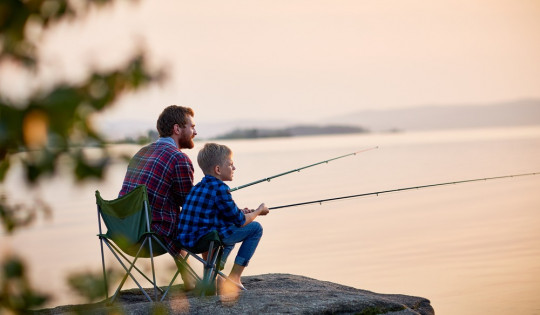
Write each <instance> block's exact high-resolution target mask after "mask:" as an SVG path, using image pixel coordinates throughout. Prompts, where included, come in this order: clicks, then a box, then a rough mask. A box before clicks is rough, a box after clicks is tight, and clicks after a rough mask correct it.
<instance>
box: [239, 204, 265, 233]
mask: <svg viewBox="0 0 540 315" xmlns="http://www.w3.org/2000/svg"><path fill="white" fill-rule="evenodd" d="M268 212H270V210H268V208H267V207H266V205H265V204H264V203H261V205H260V206H259V207H258V208H257V209H256V210H254V211H253V212H248V213H246V212H244V215H245V216H246V222H245V223H244V225H242V226H243V227H244V226H246V225H248V224H250V223H251V222H253V220H255V218H256V217H257V216H259V215H267V214H268Z"/></svg>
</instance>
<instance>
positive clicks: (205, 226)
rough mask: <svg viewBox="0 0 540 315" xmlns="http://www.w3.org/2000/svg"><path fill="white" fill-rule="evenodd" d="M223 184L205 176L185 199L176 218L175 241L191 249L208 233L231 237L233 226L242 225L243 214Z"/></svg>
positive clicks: (244, 220) (243, 221) (243, 220)
mask: <svg viewBox="0 0 540 315" xmlns="http://www.w3.org/2000/svg"><path fill="white" fill-rule="evenodd" d="M229 189H230V188H229V186H227V185H226V184H225V183H224V182H223V181H221V180H219V179H217V178H215V177H213V176H210V175H206V176H205V177H204V178H203V179H202V180H201V181H200V182H199V183H198V184H197V185H195V186H194V187H193V188H192V189H191V191H190V193H189V195H188V196H187V197H186V201H185V203H184V206H183V207H182V211H181V212H180V216H179V223H178V240H179V241H180V243H182V245H184V246H187V247H194V246H195V244H196V243H197V241H198V240H199V239H200V238H201V237H203V236H204V235H206V234H207V233H208V232H210V231H212V230H216V231H217V232H218V233H219V236H220V237H221V238H225V237H227V236H229V235H231V233H232V231H231V229H232V228H233V226H237V227H241V226H242V225H244V223H245V222H246V217H245V215H244V213H242V211H241V210H240V209H239V208H238V206H236V204H235V202H234V200H233V199H232V196H231V193H230V192H229Z"/></svg>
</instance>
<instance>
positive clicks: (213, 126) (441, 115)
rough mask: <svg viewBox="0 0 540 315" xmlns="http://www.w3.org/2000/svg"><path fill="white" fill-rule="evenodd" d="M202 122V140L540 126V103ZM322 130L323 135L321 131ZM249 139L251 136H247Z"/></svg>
mask: <svg viewBox="0 0 540 315" xmlns="http://www.w3.org/2000/svg"><path fill="white" fill-rule="evenodd" d="M196 122H197V132H198V133H199V135H200V136H199V139H209V138H216V137H219V136H224V135H226V134H227V133H232V132H234V131H242V132H244V133H248V132H252V135H251V136H253V135H254V134H253V130H255V129H256V130H259V131H260V132H262V134H261V133H259V134H258V135H257V137H260V136H261V135H264V134H265V133H269V132H274V133H281V136H284V135H285V134H284V133H286V136H293V135H302V132H306V134H328V133H336V130H337V129H336V126H342V127H343V126H345V127H347V126H349V127H353V128H359V130H352V131H350V132H363V131H366V130H369V131H373V132H384V131H409V130H410V131H414V130H436V129H459V128H482V127H503V126H526V125H540V100H534V99H532V100H521V101H514V102H504V103H497V104H493V105H426V106H417V107H409V108H404V109H381V110H362V111H358V112H353V113H349V114H346V115H339V116H335V117H330V118H327V119H325V120H324V121H321V122H319V123H318V124H317V123H315V124H311V123H310V125H308V127H309V128H308V129H309V130H307V131H302V128H304V127H306V124H305V122H302V121H272V120H256V121H255V120H237V121H220V122H208V121H204V120H202V119H201V118H197V120H196ZM155 124H156V122H155V120H154V118H152V119H150V118H148V119H147V120H145V119H141V120H137V121H135V120H124V121H118V120H114V121H107V120H102V121H100V122H99V123H98V127H99V129H100V130H101V132H103V133H104V134H105V135H106V137H107V138H108V139H110V140H118V139H125V138H134V139H138V138H139V137H140V136H145V135H147V133H148V130H155V128H156V127H155ZM317 125H318V127H317ZM328 125H333V126H330V127H331V128H333V130H331V129H326V130H324V128H325V127H324V126H326V127H328ZM290 126H296V127H290ZM321 126H322V127H321ZM295 128H296V129H295ZM317 128H318V130H316V129H317ZM259 131H257V132H259ZM343 132H349V131H343V130H342V131H339V132H338V133H343ZM276 135H277V134H276ZM276 135H274V136H276ZM245 136H246V134H244V136H242V137H245ZM247 136H249V135H247Z"/></svg>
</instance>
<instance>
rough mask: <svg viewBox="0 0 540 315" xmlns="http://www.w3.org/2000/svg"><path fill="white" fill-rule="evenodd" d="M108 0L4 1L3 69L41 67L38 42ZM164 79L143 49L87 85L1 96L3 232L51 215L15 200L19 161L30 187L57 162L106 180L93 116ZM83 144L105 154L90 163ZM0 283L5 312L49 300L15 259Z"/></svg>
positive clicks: (0, 13) (0, 27)
mask: <svg viewBox="0 0 540 315" xmlns="http://www.w3.org/2000/svg"><path fill="white" fill-rule="evenodd" d="M111 2H112V1H111V0H86V1H85V0H80V1H74V0H72V1H69V0H0V70H1V69H2V68H3V67H4V66H6V65H10V66H12V65H16V66H17V69H20V70H18V71H25V72H29V73H32V72H35V71H36V69H38V68H39V67H38V65H39V64H40V60H39V58H38V56H39V54H38V50H39V49H38V48H39V43H40V40H41V39H42V38H43V36H44V34H46V33H47V31H48V30H51V28H52V27H54V25H55V23H59V22H61V21H70V20H75V19H77V18H81V17H82V16H83V15H84V14H85V12H87V11H89V10H90V9H93V8H95V7H102V6H104V5H106V4H108V3H111ZM36 34H38V35H36ZM163 77H164V74H163V72H162V71H161V70H158V71H151V70H149V66H148V64H147V62H146V60H145V54H144V52H142V51H141V52H138V53H136V54H135V55H134V56H132V57H131V59H129V60H128V61H127V62H125V64H123V65H120V66H119V67H118V68H117V69H113V70H108V71H96V70H93V71H92V73H91V74H90V75H89V76H88V77H87V78H86V79H85V80H83V82H78V83H71V82H60V83H56V84H54V85H53V86H50V85H49V86H47V87H46V88H45V87H41V88H40V87H39V82H33V83H37V84H35V85H38V88H36V89H35V91H31V92H30V94H29V96H28V97H26V98H25V99H24V100H16V101H15V100H12V99H10V98H9V97H8V96H7V95H3V94H2V91H0V223H1V225H2V227H3V229H4V230H5V231H6V233H8V234H11V233H14V232H15V231H16V230H17V229H19V228H20V227H22V226H26V225H28V224H31V223H32V221H33V220H34V218H35V217H36V214H37V213H38V212H43V213H45V214H50V213H51V211H50V209H49V208H48V206H47V205H46V204H43V203H42V202H40V201H39V200H38V201H34V202H33V204H25V205H21V204H12V203H10V200H9V196H6V190H5V187H4V185H5V183H4V181H5V178H6V174H7V173H8V171H9V169H10V167H11V166H12V164H13V162H14V160H15V159H16V160H17V161H18V162H20V163H21V165H23V167H24V170H25V175H24V176H25V179H26V181H27V182H28V183H30V185H33V184H36V183H37V182H38V181H40V180H43V179H46V177H47V176H48V175H52V174H54V173H55V172H56V171H57V170H58V167H59V164H60V163H62V164H66V165H71V169H72V173H73V174H74V175H75V178H76V179H77V180H84V179H87V178H102V176H103V174H104V171H105V169H106V167H107V165H108V163H109V161H110V158H111V156H110V153H109V152H108V151H107V149H106V146H105V143H104V139H102V137H101V136H100V135H99V134H98V133H97V131H96V130H95V129H94V127H93V126H92V124H91V117H92V115H93V114H95V113H97V112H99V111H102V110H103V109H105V108H107V107H109V106H111V105H112V104H113V103H114V102H115V101H116V100H118V99H119V98H120V97H122V96H123V95H125V94H126V93H130V92H133V91H135V90H137V89H140V88H142V87H144V86H147V85H148V84H150V83H152V82H157V81H160V80H162V79H163ZM29 90H30V89H29ZM85 146H93V147H97V148H98V149H99V150H100V152H101V154H100V155H99V157H97V158H93V159H90V158H88V157H87V156H86V155H85V152H84V150H83V149H84V147H85ZM79 276H80V275H79ZM77 279H83V281H82V282H80V281H79V280H77ZM85 279H86V280H85ZM88 279H90V280H88ZM91 279H92V277H86V278H84V277H83V278H77V277H73V278H71V280H70V281H72V282H73V283H75V284H76V286H78V287H80V288H82V287H84V286H85V284H84V283H85V281H86V282H88V281H90V282H91V281H94V280H95V279H94V280H91ZM0 280H1V282H0V285H1V286H2V287H1V291H0V301H2V302H1V304H0V307H3V308H6V309H8V310H11V311H14V312H15V313H17V312H20V311H22V310H25V309H27V308H29V307H36V306H39V305H42V304H43V303H44V302H45V300H46V297H45V296H44V295H40V294H37V293H35V292H34V291H32V290H31V288H30V283H29V282H28V280H27V279H26V276H25V268H24V265H23V263H22V262H21V260H20V259H18V258H15V257H8V258H7V259H6V261H5V262H4V264H3V277H2V278H1V279H0ZM81 283H82V284H81ZM94 284H95V283H94ZM85 290H86V289H84V288H82V289H81V292H83V293H84V294H85V295H86V296H87V297H88V298H89V299H95V298H97V296H98V295H99V293H98V292H95V291H92V290H91V289H88V290H87V291H86V292H84V291H85ZM1 311H2V309H1V308H0V312H1Z"/></svg>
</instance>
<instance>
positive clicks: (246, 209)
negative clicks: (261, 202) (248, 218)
mask: <svg viewBox="0 0 540 315" xmlns="http://www.w3.org/2000/svg"><path fill="white" fill-rule="evenodd" d="M242 212H243V213H244V214H247V213H252V212H255V210H254V209H249V208H244V209H242Z"/></svg>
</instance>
